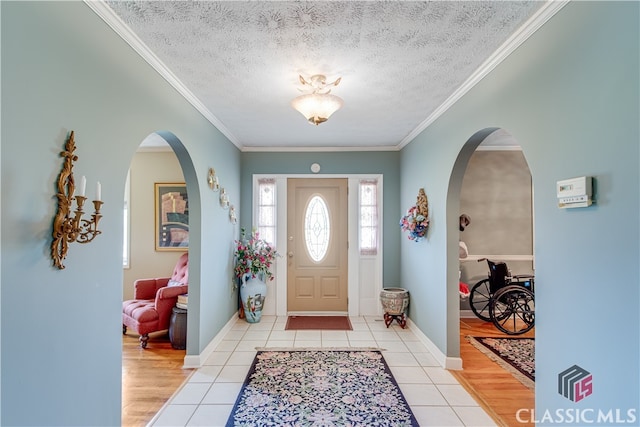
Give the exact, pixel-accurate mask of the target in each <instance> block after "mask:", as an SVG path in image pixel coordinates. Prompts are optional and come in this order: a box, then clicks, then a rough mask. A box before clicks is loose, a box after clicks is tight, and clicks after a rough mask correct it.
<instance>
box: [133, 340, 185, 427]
mask: <svg viewBox="0 0 640 427" xmlns="http://www.w3.org/2000/svg"><path fill="white" fill-rule="evenodd" d="M138 337H139V335H138V334H136V333H135V332H131V331H129V332H127V334H126V335H123V336H122V425H123V426H125V427H138V426H146V425H147V423H149V421H151V419H152V418H153V417H154V415H155V414H156V413H157V412H158V411H159V410H160V408H162V406H163V405H164V404H165V402H166V401H168V400H169V398H170V397H171V396H172V395H173V393H174V392H175V391H176V390H177V389H178V388H179V387H180V385H181V384H182V383H183V382H184V380H185V379H186V378H187V377H188V376H189V375H190V374H191V371H192V370H191V369H182V365H183V364H184V356H185V354H186V352H185V350H176V349H174V348H173V347H171V343H170V342H169V335H168V334H166V333H156V334H149V343H148V345H147V348H146V349H144V350H143V349H142V348H140V341H139V340H138Z"/></svg>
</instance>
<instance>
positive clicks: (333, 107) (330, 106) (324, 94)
mask: <svg viewBox="0 0 640 427" xmlns="http://www.w3.org/2000/svg"><path fill="white" fill-rule="evenodd" d="M299 78H300V83H302V86H303V88H302V89H299V90H300V91H301V92H306V94H304V95H300V96H298V97H296V98H294V99H293V100H292V101H291V106H292V107H293V108H295V109H296V110H298V111H299V112H300V113H301V114H302V115H303V116H304V117H305V118H306V119H307V120H308V121H309V123H311V124H313V125H316V126H317V125H319V124H320V123H324V122H326V121H327V120H328V119H329V117H330V116H331V115H332V114H333V113H335V112H336V111H338V110H339V109H340V108H341V107H342V105H343V104H344V102H343V101H342V99H341V98H340V97H337V96H335V95H331V86H338V84H339V83H340V80H342V77H339V78H338V79H336V80H335V81H333V82H331V83H327V79H326V77H325V76H324V75H323V74H315V75H313V76H311V78H310V79H309V80H306V79H305V78H304V77H302V76H299Z"/></svg>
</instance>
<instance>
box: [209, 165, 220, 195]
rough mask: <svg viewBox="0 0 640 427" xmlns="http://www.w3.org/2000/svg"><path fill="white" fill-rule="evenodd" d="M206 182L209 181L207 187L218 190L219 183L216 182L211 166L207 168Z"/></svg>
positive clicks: (216, 178)
mask: <svg viewBox="0 0 640 427" xmlns="http://www.w3.org/2000/svg"><path fill="white" fill-rule="evenodd" d="M207 182H208V183H209V188H211V189H212V190H213V191H218V190H219V189H220V183H219V182H218V177H217V175H216V171H215V170H213V168H209V176H208V177H207Z"/></svg>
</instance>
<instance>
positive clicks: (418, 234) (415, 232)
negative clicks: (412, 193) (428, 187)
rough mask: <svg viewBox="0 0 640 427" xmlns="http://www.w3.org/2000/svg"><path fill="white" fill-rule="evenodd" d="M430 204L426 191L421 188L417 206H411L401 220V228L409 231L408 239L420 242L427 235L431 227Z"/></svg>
mask: <svg viewBox="0 0 640 427" xmlns="http://www.w3.org/2000/svg"><path fill="white" fill-rule="evenodd" d="M428 217H429V203H428V201H427V195H426V194H425V192H424V189H423V188H421V189H420V191H419V193H418V199H417V201H416V204H415V206H411V207H410V208H409V210H407V214H406V215H405V216H403V217H402V219H400V228H401V229H402V231H407V232H408V233H409V234H408V235H407V238H408V239H409V240H413V241H416V242H419V241H420V240H422V239H423V238H424V236H425V235H426V234H427V228H428V227H429V218H428Z"/></svg>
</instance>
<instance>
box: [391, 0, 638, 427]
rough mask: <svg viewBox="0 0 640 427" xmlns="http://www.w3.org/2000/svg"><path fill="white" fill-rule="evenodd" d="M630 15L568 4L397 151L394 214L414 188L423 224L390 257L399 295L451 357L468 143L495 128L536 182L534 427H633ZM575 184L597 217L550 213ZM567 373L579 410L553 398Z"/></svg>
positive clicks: (633, 67) (634, 40) (608, 5)
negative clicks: (591, 187)
mask: <svg viewBox="0 0 640 427" xmlns="http://www.w3.org/2000/svg"><path fill="white" fill-rule="evenodd" d="M639 12H640V11H639V4H638V3H637V2H571V3H569V4H568V5H567V6H565V7H564V8H563V9H562V10H561V11H560V12H559V13H558V14H557V15H555V16H554V17H553V18H552V19H551V20H550V21H549V22H548V23H547V24H546V25H545V26H544V27H543V28H542V29H540V30H539V31H538V32H537V33H536V34H534V36H533V37H531V38H530V39H529V40H528V41H527V42H525V44H523V45H522V46H521V47H520V48H519V49H518V50H517V51H516V52H515V53H514V54H512V55H511V56H510V57H509V58H508V59H507V60H506V61H505V62H503V63H502V64H501V65H499V66H498V67H497V68H496V69H495V70H494V71H493V72H492V73H491V74H490V75H489V76H488V77H486V78H484V79H483V81H481V82H480V84H478V85H477V86H476V87H475V88H474V89H472V90H471V91H470V92H469V93H468V94H467V95H466V96H464V97H463V98H462V99H461V100H460V101H459V102H458V103H456V105H455V106H454V107H453V108H451V109H450V110H449V111H448V112H447V113H446V114H444V115H443V116H442V117H441V118H439V119H438V120H437V121H436V122H435V123H434V124H433V125H431V126H430V127H429V128H428V129H426V130H425V131H424V132H423V133H422V134H421V135H420V136H419V137H418V138H416V140H414V142H412V143H411V144H410V145H409V146H407V147H406V148H405V149H404V150H403V151H402V153H401V169H400V170H401V203H402V205H403V206H405V207H406V206H408V205H410V204H412V203H413V201H414V199H415V194H416V192H417V190H418V188H420V187H425V190H426V192H427V195H428V196H429V200H430V207H431V215H432V224H431V230H430V232H429V238H428V240H427V241H426V242H423V243H420V244H415V243H412V242H409V241H403V243H402V245H401V250H402V257H401V269H402V286H404V287H406V288H408V289H409V290H410V291H411V295H412V304H411V308H410V310H411V311H410V316H411V318H412V320H414V321H415V322H416V324H417V325H418V326H419V327H420V328H421V330H422V331H424V332H425V333H426V334H427V335H428V336H429V338H430V339H432V340H433V341H434V342H435V343H436V344H437V345H438V346H439V347H440V349H441V350H442V351H443V352H445V353H446V354H447V355H449V356H453V357H455V356H457V355H458V351H459V347H458V343H459V341H458V340H459V335H458V334H459V332H458V330H457V327H456V328H454V327H452V326H453V325H456V324H457V322H456V321H455V318H456V316H457V310H458V302H457V295H456V294H457V290H456V285H457V271H458V264H457V261H456V254H457V239H458V234H459V233H458V230H457V218H458V215H459V211H458V207H459V205H458V200H456V197H458V196H459V194H456V192H458V193H459V183H458V182H455V181H457V180H459V177H460V175H461V173H463V172H464V167H465V166H466V161H467V160H468V157H469V156H470V151H471V150H473V149H474V148H475V146H476V145H477V144H478V143H479V142H480V141H481V139H482V135H479V136H478V137H477V138H475V139H474V140H473V141H469V142H468V143H467V144H466V145H465V143H466V142H467V141H468V140H469V139H470V138H471V137H472V135H474V134H475V133H476V132H477V131H480V130H483V129H486V128H489V127H502V128H504V129H506V130H507V131H508V132H509V133H511V134H512V135H513V136H514V138H515V139H516V140H517V141H518V142H519V143H520V144H521V145H522V147H523V151H524V155H525V157H526V159H527V162H528V164H529V166H530V169H531V173H532V177H533V184H534V209H535V259H536V308H537V310H536V311H537V313H536V412H537V414H538V418H539V420H541V421H543V422H541V423H539V425H558V424H562V423H559V422H558V417H557V415H556V412H555V411H556V410H560V413H562V414H563V415H567V412H563V411H565V410H567V409H571V410H573V411H575V410H576V409H581V410H587V412H586V415H585V416H586V417H587V418H581V419H580V420H579V421H578V422H577V423H575V422H574V423H573V425H585V424H586V423H587V422H588V421H589V419H590V418H589V417H595V415H597V413H598V410H601V411H604V413H605V414H606V413H607V411H608V410H609V409H616V408H621V409H622V410H623V415H622V416H623V417H624V420H629V421H632V422H630V423H628V424H626V425H638V423H639V422H640V421H639V420H640V416H639V415H640V414H638V405H639V401H640V393H639V384H640V381H639V379H640V370H639V365H640V351H639V344H640V339H639V338H640V330H639V328H640V318H639V313H640V310H639V302H640V294H639V275H638V264H639V259H640V251H639V221H638V218H639V193H640V184H639V175H638V169H639V163H640V162H639V145H640V132H639V130H638V126H639V125H638V123H639V117H640V111H639V75H640V74H639V73H640V70H639V65H638V62H639V51H640V47H639V40H640V37H639V23H638V21H639V16H640V15H639ZM484 136H486V135H484ZM463 147H464V148H463ZM461 150H462V152H461ZM459 153H460V154H459ZM454 165H455V166H454ZM581 175H590V176H593V177H594V178H595V182H596V198H597V203H596V205H594V206H592V207H589V208H584V209H575V210H561V209H558V207H557V205H556V195H555V183H556V181H558V180H561V179H566V178H571V177H575V176H581ZM450 181H454V182H452V184H451V189H449V188H448V186H449V182H450ZM505 209H508V206H505ZM416 277H420V278H421V280H419V281H418V280H416ZM415 302H418V303H417V304H415ZM416 307H420V309H419V310H418V309H416ZM447 324H449V325H450V327H449V328H447ZM574 364H577V365H579V366H581V367H582V368H584V369H586V370H587V371H590V372H591V373H592V374H593V378H594V379H593V394H592V395H591V396H589V397H587V398H585V399H584V400H582V401H581V402H579V403H573V402H571V401H569V400H567V399H565V398H564V397H562V396H561V395H560V394H558V391H557V380H558V373H560V372H561V371H563V370H564V369H566V368H568V367H570V366H572V365H574ZM588 409H594V412H593V413H591V412H589V411H588ZM628 409H634V410H635V411H636V412H635V419H634V420H631V418H629V419H627V418H626V415H627V414H626V411H627V410H628ZM547 410H548V411H551V414H552V419H550V420H549V419H546V420H545V419H543V416H544V414H545V411H547ZM593 414H595V415H593ZM574 415H575V413H574ZM553 417H555V418H553ZM585 420H586V421H585ZM553 421H555V423H553ZM613 421H615V419H614V420H613ZM611 424H612V422H605V423H603V424H602V425H611Z"/></svg>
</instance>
